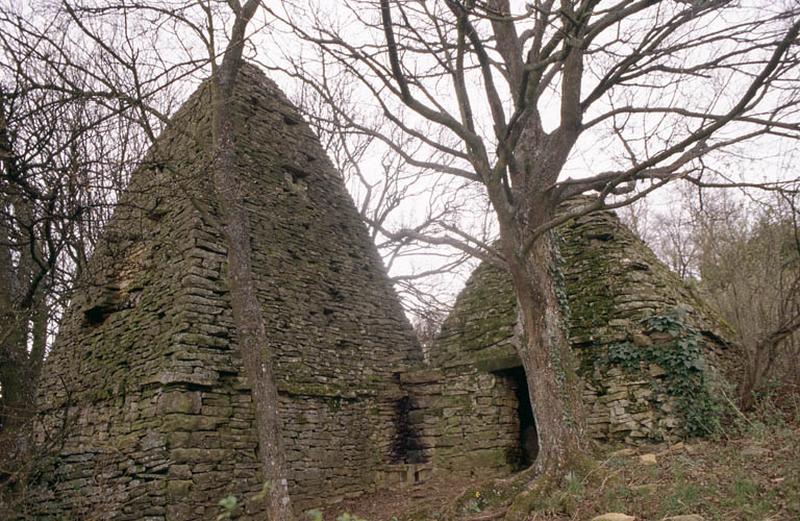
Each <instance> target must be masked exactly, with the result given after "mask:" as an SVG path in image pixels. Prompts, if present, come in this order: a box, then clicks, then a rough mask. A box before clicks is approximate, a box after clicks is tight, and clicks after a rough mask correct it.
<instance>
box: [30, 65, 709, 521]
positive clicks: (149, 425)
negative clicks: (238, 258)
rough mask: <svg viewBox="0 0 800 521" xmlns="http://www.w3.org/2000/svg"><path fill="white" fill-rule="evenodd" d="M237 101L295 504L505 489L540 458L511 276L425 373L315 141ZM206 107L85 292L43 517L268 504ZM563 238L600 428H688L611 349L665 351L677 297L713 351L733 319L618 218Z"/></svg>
mask: <svg viewBox="0 0 800 521" xmlns="http://www.w3.org/2000/svg"><path fill="white" fill-rule="evenodd" d="M235 92H236V103H235V107H236V108H235V111H234V113H235V121H236V150H237V152H236V168H237V173H238V174H239V176H240V177H241V178H242V179H244V183H245V187H244V193H245V194H247V196H246V200H245V204H246V207H247V210H248V212H247V213H248V217H249V219H250V222H249V225H250V229H251V232H252V237H251V239H252V249H253V250H252V254H253V269H254V271H255V279H256V282H257V285H258V287H257V293H258V298H259V301H260V303H261V306H262V310H263V315H264V318H265V321H266V327H267V331H268V338H269V346H265V347H267V348H268V349H269V350H270V351H271V352H272V353H274V372H275V375H276V379H277V382H278V387H279V391H280V414H281V418H282V426H281V428H282V435H283V438H284V443H285V449H286V458H287V462H288V465H289V467H290V493H291V496H292V501H293V505H294V507H295V509H296V510H297V511H302V510H304V509H306V508H310V507H317V506H321V505H324V504H326V503H331V502H334V501H338V500H341V499H344V498H348V497H354V496H357V495H360V494H363V493H367V492H370V491H373V490H375V489H376V488H377V487H381V486H389V485H394V484H397V483H400V482H403V481H410V480H419V479H423V478H424V477H425V476H427V475H428V474H429V473H430V472H431V470H432V469H433V470H446V471H448V472H454V473H462V474H473V475H480V476H489V475H493V474H504V473H508V472H510V471H513V470H515V469H517V468H520V466H522V465H523V464H524V463H525V462H526V461H529V460H530V459H531V458H533V457H535V454H532V453H531V452H530V450H531V449H532V447H531V445H530V444H529V442H530V429H531V425H530V424H532V420H531V419H526V416H525V414H524V412H525V410H526V407H527V408H528V409H529V408H530V405H529V404H527V405H525V403H524V401H525V400H526V397H527V387H526V384H525V382H524V373H522V375H521V376H520V372H519V365H520V364H519V361H518V358H517V356H516V347H517V346H516V343H517V336H516V335H515V328H516V301H515V298H514V295H513V292H512V291H511V286H510V281H509V278H508V276H507V274H505V273H503V272H501V271H499V270H497V269H495V268H493V267H491V266H488V265H484V266H480V267H479V268H478V269H477V270H476V271H475V272H474V274H473V275H472V277H471V279H470V281H469V282H468V284H467V287H466V288H465V290H464V291H463V292H462V294H461V296H460V297H459V299H458V301H457V303H456V306H455V309H454V310H453V313H452V314H451V315H450V317H449V318H448V320H447V321H446V323H445V325H444V328H443V331H442V334H441V336H440V338H439V339H438V341H437V343H436V344H435V346H434V348H433V350H432V352H431V353H430V357H429V358H430V359H429V361H428V362H426V363H423V361H422V356H421V351H420V348H419V346H418V344H417V343H416V341H415V339H414V338H413V333H412V331H411V328H410V326H409V324H408V322H407V320H406V319H405V317H404V314H403V311H402V309H401V307H400V304H399V301H398V298H397V296H396V295H395V293H394V291H393V289H392V287H391V284H390V283H389V281H388V279H387V277H386V274H385V271H384V268H383V265H382V263H381V259H380V257H379V256H378V254H377V251H376V249H375V247H374V245H373V244H372V242H371V240H370V237H369V235H368V233H367V231H366V229H365V228H364V226H363V224H362V223H361V221H360V219H359V215H358V213H357V211H356V209H355V207H354V205H353V203H352V201H351V199H350V197H349V195H348V194H347V192H346V190H345V188H344V184H343V181H342V179H341V178H340V177H339V175H338V174H337V173H336V172H335V170H334V168H333V167H332V165H331V163H330V161H329V160H328V158H327V157H326V155H325V152H324V150H323V149H322V147H321V145H320V143H319V141H318V140H317V139H316V138H315V136H314V135H313V133H312V132H311V130H310V128H309V127H308V126H307V124H306V123H304V122H303V120H302V118H301V117H300V115H299V114H298V113H297V111H296V109H295V108H294V107H292V105H291V104H290V103H289V102H288V101H287V100H286V99H285V97H284V95H283V94H282V93H281V92H280V91H279V90H278V89H277V87H276V86H275V85H274V84H273V83H272V82H271V81H270V80H268V79H267V78H266V77H265V76H264V75H263V74H262V73H261V72H260V71H258V70H257V69H256V68H255V67H253V66H250V65H248V66H246V67H245V68H244V70H243V72H242V75H241V78H240V81H239V83H238V85H237V87H236V91H235ZM209 97H210V93H209V90H208V88H207V86H206V85H204V86H201V88H200V89H199V90H198V92H196V93H195V94H194V95H193V96H192V97H191V98H190V99H189V100H188V101H187V102H186V104H185V105H184V106H183V107H182V108H181V109H180V110H179V111H178V113H177V114H176V115H175V116H174V118H173V121H172V123H171V124H170V125H169V126H168V127H167V129H166V130H165V131H164V132H163V134H162V136H161V137H160V138H159V139H158V141H157V142H156V144H155V145H154V147H153V149H152V150H151V152H150V153H149V155H148V156H147V157H146V158H145V159H144V160H143V162H142V165H141V167H140V168H139V170H138V171H137V172H135V173H134V175H133V176H132V179H131V183H130V186H129V188H128V190H127V192H126V193H125V194H124V196H123V197H122V198H121V200H120V204H119V206H118V208H117V210H116V212H115V215H114V217H113V218H112V220H111V222H110V223H109V225H108V228H107V230H106V232H105V237H104V239H103V241H101V243H100V245H99V246H98V249H97V251H96V252H95V253H94V255H93V256H92V259H91V261H90V264H89V266H88V268H87V269H86V271H85V273H84V274H83V276H82V278H81V281H80V284H79V286H78V287H77V288H76V289H75V291H74V296H73V299H72V302H71V305H70V307H69V310H68V312H67V313H66V315H65V318H64V320H63V323H62V326H61V332H60V334H59V338H58V340H57V342H56V345H55V347H54V348H53V350H52V353H51V354H50V356H49V358H48V360H47V363H46V367H45V370H44V380H43V383H42V386H41V391H40V398H39V402H40V403H39V408H40V411H41V415H40V417H41V419H42V427H41V429H40V430H39V436H40V439H42V440H44V439H46V438H47V437H48V436H51V437H52V436H55V437H59V436H63V437H64V439H63V445H60V446H59V447H60V448H59V450H58V451H57V454H56V457H55V458H54V461H53V466H52V474H51V475H50V476H49V477H48V480H47V482H46V483H44V484H43V485H44V486H43V492H42V494H41V495H40V496H38V497H37V502H36V504H35V505H34V506H32V507H31V508H32V512H33V513H34V514H35V515H36V517H38V518H41V519H70V518H74V519H88V518H92V519H118V520H124V521H133V520H137V521H140V520H152V521H173V520H189V519H192V520H194V519H215V518H216V516H217V515H218V513H219V508H218V506H217V502H218V501H219V500H220V499H222V498H225V497H227V496H229V495H234V496H235V497H237V498H238V499H239V500H241V501H244V500H245V499H246V498H251V497H253V496H255V495H257V494H258V493H259V491H261V489H262V486H263V483H264V476H262V474H261V469H260V465H259V462H258V461H259V460H258V457H257V450H258V442H257V433H256V432H255V430H254V406H253V401H252V398H251V394H250V383H249V382H248V381H247V379H246V378H245V375H244V372H243V367H242V361H241V358H240V354H239V352H238V349H237V342H236V331H235V329H234V327H233V321H232V317H231V309H230V305H229V294H228V287H227V282H226V280H227V279H226V269H227V266H226V246H225V244H226V242H225V240H224V237H223V236H222V233H221V219H220V214H221V212H220V207H219V203H218V200H217V198H216V197H215V196H214V191H213V187H212V185H211V182H210V175H209V172H208V165H209V164H210V160H211V158H210V157H209V151H210V148H211V147H210V146H209V143H210V113H209V110H208V107H210V99H209ZM559 233H560V235H561V237H562V239H563V240H562V246H561V251H562V254H563V256H564V263H563V272H564V275H565V278H566V286H567V288H566V290H567V295H568V299H569V307H570V309H571V315H572V321H571V329H570V335H571V339H572V343H573V346H574V347H575V349H577V350H578V351H579V353H580V355H581V359H582V360H583V363H582V368H581V371H582V375H583V376H584V379H585V381H586V382H587V383H586V386H585V390H584V396H585V399H586V401H587V405H588V408H589V411H590V422H591V429H592V433H593V435H594V436H595V437H596V438H597V439H599V440H621V441H626V442H636V441H638V440H642V439H652V438H656V437H666V438H669V437H671V436H679V435H680V434H681V430H680V429H681V425H680V424H679V422H677V421H676V420H675V417H674V415H672V414H670V408H671V407H673V406H674V405H673V404H671V403H670V400H669V398H667V397H653V396H651V395H650V394H648V393H649V392H650V391H649V387H648V386H647V382H646V381H637V380H633V379H631V378H630V377H629V375H628V374H627V373H625V372H624V371H621V370H620V369H619V368H615V367H607V366H603V365H601V364H597V363H595V362H594V360H596V358H595V353H598V352H601V351H602V350H604V349H607V348H608V346H609V345H611V344H613V343H614V342H619V341H623V340H624V341H628V340H630V341H632V342H634V343H637V345H638V344H640V343H643V342H651V341H652V339H651V338H650V337H649V336H648V335H649V333H648V331H646V330H645V329H644V328H643V327H642V326H641V321H642V319H643V318H644V317H647V316H649V315H651V314H654V313H660V312H662V311H663V310H664V309H667V308H673V307H675V306H677V305H684V306H687V307H688V309H689V316H690V318H691V320H692V321H693V323H694V324H695V325H696V326H697V328H698V329H700V330H701V331H703V333H704V338H705V339H706V347H707V348H708V350H709V351H712V350H716V351H718V352H719V353H724V352H725V344H724V342H722V341H721V340H720V339H721V338H722V337H723V334H722V333H721V332H720V328H719V327H718V326H717V323H716V321H715V320H714V319H713V316H712V315H711V314H710V312H708V310H707V309H706V308H705V307H704V306H703V305H702V303H701V302H700V301H699V300H698V299H697V298H696V297H695V295H694V294H693V293H692V292H691V291H689V290H688V289H686V288H685V287H684V286H683V285H682V284H681V282H680V281H679V280H677V278H676V277H675V276H674V275H673V274H671V273H670V272H669V270H667V269H666V267H664V266H663V265H662V264H661V263H660V262H659V261H658V260H657V259H656V258H655V256H654V255H653V254H652V252H651V251H650V250H648V249H647V248H646V247H645V246H644V245H643V244H642V243H641V242H640V241H638V239H636V238H635V237H634V236H633V235H632V234H631V233H630V232H629V231H628V230H627V229H625V228H624V226H622V225H621V224H620V223H619V221H618V220H617V219H616V217H615V216H614V215H613V214H611V213H608V212H605V213H600V214H595V215H593V216H590V217H585V218H581V219H579V220H578V221H576V222H571V223H568V224H566V225H564V226H562V228H561V229H560V230H559ZM652 375H653V378H659V377H660V375H659V374H658V368H652ZM533 432H534V436H533V437H534V439H535V431H533ZM244 503H245V507H244V508H242V509H241V512H240V514H241V515H240V517H239V518H240V519H256V518H258V517H259V515H260V514H261V513H262V512H261V508H262V507H261V504H260V502H258V501H244Z"/></svg>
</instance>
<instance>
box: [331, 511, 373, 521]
mask: <svg viewBox="0 0 800 521" xmlns="http://www.w3.org/2000/svg"><path fill="white" fill-rule="evenodd" d="M336 521H367V520H366V519H364V518H361V517H358V516H355V515H353V514H350V513H348V512H345V513H344V514H342V515H340V516H339V517H337V518H336Z"/></svg>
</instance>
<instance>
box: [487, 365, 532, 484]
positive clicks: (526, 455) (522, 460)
mask: <svg viewBox="0 0 800 521" xmlns="http://www.w3.org/2000/svg"><path fill="white" fill-rule="evenodd" d="M497 375H498V376H500V377H502V378H503V379H505V380H506V381H507V382H508V384H509V385H510V386H511V388H512V389H513V390H514V395H515V397H516V399H517V418H518V420H519V433H518V434H519V437H518V447H517V450H515V451H514V453H515V454H514V455H513V456H512V458H513V459H514V460H516V461H512V462H511V463H513V464H514V465H515V466H516V467H517V468H518V469H520V470H521V469H525V468H528V467H530V466H531V465H533V462H534V461H536V456H538V454H539V435H538V433H537V432H536V420H535V418H534V417H533V407H531V399H530V394H529V393H528V380H527V378H526V377H525V369H524V368H523V367H522V366H517V367H512V368H510V369H505V370H503V371H498V372H497Z"/></svg>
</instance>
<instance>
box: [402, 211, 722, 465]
mask: <svg viewBox="0 0 800 521" xmlns="http://www.w3.org/2000/svg"><path fill="white" fill-rule="evenodd" d="M585 202H586V200H585V199H578V200H576V201H574V202H573V203H572V204H575V205H578V204H583V203H585ZM557 235H558V237H559V240H558V241H557V242H558V243H559V245H560V248H559V249H560V255H561V263H560V264H561V265H560V271H561V273H562V275H563V278H564V290H565V294H566V301H567V303H568V306H567V308H568V309H567V312H568V314H569V317H570V320H569V324H570V326H569V335H570V340H571V343H572V345H573V348H574V349H575V350H576V351H577V352H578V355H579V360H580V375H581V376H582V380H583V381H584V390H583V397H584V400H585V402H586V407H587V412H588V421H589V429H590V434H591V435H592V436H593V437H594V438H595V439H597V440H598V441H603V442H625V443H640V442H644V441H655V440H664V439H667V440H673V439H677V438H681V437H684V436H687V435H694V434H702V432H696V430H695V429H696V427H697V425H695V423H698V424H700V423H699V422H702V421H704V418H703V417H702V416H703V415H709V416H710V415H711V413H713V410H712V408H713V404H712V403H710V402H706V401H702V400H704V399H705V398H703V397H706V398H707V397H708V396H707V395H705V394H703V397H701V394H702V393H701V392H698V393H697V397H695V396H687V395H691V392H692V391H691V390H690V391H687V390H686V388H685V387H686V386H687V385H689V386H691V385H694V386H696V389H698V390H699V391H703V392H705V391H709V390H711V389H713V388H714V386H717V385H724V382H725V375H731V374H733V372H734V371H735V369H736V359H737V356H738V355H737V353H738V351H737V350H736V348H735V346H731V345H729V344H728V343H727V342H726V341H725V340H724V338H725V336H726V334H727V333H726V328H725V326H724V325H723V324H722V323H721V322H720V320H719V319H718V318H717V317H716V315H715V313H714V312H713V311H712V310H711V309H710V308H708V306H707V305H705V304H704V303H703V302H702V299H701V298H699V296H698V295H697V294H696V293H695V292H694V291H693V290H692V289H691V288H689V287H688V286H686V285H685V284H684V283H683V282H682V281H681V280H680V279H679V278H678V277H677V276H676V275H675V274H674V273H672V272H671V271H670V270H669V269H668V268H667V267H666V266H665V265H664V264H663V263H661V262H660V261H659V260H658V259H657V258H656V256H655V255H654V254H653V252H652V251H651V250H650V249H649V248H648V247H647V246H646V245H644V243H642V242H641V241H640V240H639V239H638V238H637V237H636V236H635V235H634V234H633V233H632V232H631V231H630V230H628V229H627V228H626V227H625V226H624V225H623V224H622V223H621V222H620V221H619V219H618V218H617V217H616V215H615V214H614V213H613V212H610V211H605V212H600V213H595V214H592V215H589V216H586V217H582V218H579V219H577V220H573V221H571V222H568V223H567V224H565V225H562V226H561V227H560V228H559V229H558V231H557ZM516 322H517V316H516V300H515V297H514V293H513V290H512V287H511V279H510V276H509V275H508V274H507V273H506V272H504V271H502V270H500V269H498V268H496V267H494V266H491V265H489V264H482V265H481V266H479V267H478V268H477V269H476V270H475V272H474V273H473V274H472V276H471V277H470V279H469V281H468V282H467V284H466V287H465V288H464V290H463V291H462V293H461V294H460V296H459V297H458V299H457V301H456V304H455V306H454V309H453V311H452V312H451V314H450V316H449V317H448V318H447V320H446V321H445V323H444V325H443V328H442V332H441V334H440V336H439V338H438V340H437V341H436V342H435V343H434V345H433V347H432V349H431V352H430V364H429V367H428V368H427V370H426V371H418V372H411V373H408V374H406V375H404V379H406V380H407V381H409V382H410V383H409V386H410V388H411V392H412V394H414V395H415V396H417V398H418V399H417V402H418V407H419V411H418V412H417V414H418V416H419V417H420V418H422V419H421V421H420V429H421V432H422V435H421V436H422V438H423V439H424V440H425V441H426V444H427V454H428V456H429V458H430V459H431V460H432V461H434V462H436V464H437V465H438V466H440V467H445V468H451V469H453V470H454V471H456V472H462V473H472V474H474V473H476V472H480V473H486V472H504V471H506V470H507V469H508V468H509V467H513V466H514V464H515V462H519V461H520V459H519V452H520V451H524V450H525V448H524V447H521V445H524V444H525V438H526V436H525V433H524V432H521V427H520V422H519V419H518V418H519V411H518V410H516V409H515V406H514V403H516V401H517V399H515V396H514V391H515V390H516V389H518V388H519V386H520V385H524V384H521V383H519V381H518V380H517V381H509V380H508V378H507V377H506V375H507V374H508V371H509V370H510V369H511V368H515V367H516V368H518V367H520V366H521V364H520V361H519V359H518V357H517V354H516V350H517V343H518V338H517V336H516V334H515V328H516ZM659 364H662V365H663V366H662V365H659ZM669 364H673V365H669ZM684 364H688V365H691V367H689V368H688V369H684V367H683V366H684ZM678 365H680V367H678ZM684 370H685V372H682V373H680V374H678V373H677V372H676V371H684ZM431 374H433V375H435V377H425V375H431ZM690 389H694V387H692V388H690ZM695 398H697V399H695ZM701 398H702V400H701ZM712 398H713V397H712ZM693 422H694V423H693ZM700 426H701V427H702V425H700Z"/></svg>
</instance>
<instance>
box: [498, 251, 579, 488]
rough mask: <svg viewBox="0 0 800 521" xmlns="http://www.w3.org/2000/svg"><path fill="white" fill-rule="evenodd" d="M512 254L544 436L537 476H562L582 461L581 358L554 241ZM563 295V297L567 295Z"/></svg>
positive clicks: (527, 362)
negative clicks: (567, 316) (571, 334)
mask: <svg viewBox="0 0 800 521" xmlns="http://www.w3.org/2000/svg"><path fill="white" fill-rule="evenodd" d="M520 257H521V256H520V255H509V256H508V258H509V259H510V261H509V267H510V271H511V275H512V279H513V282H514V289H515V291H516V294H517V303H518V317H519V321H520V323H521V326H522V339H521V342H520V348H519V349H520V352H519V355H520V358H521V360H522V364H523V366H524V368H525V374H526V378H527V381H528V390H529V393H530V399H531V405H532V407H533V413H534V418H535V420H536V429H537V433H538V437H539V455H538V457H537V459H536V462H535V464H534V468H535V470H536V471H537V474H544V475H547V476H550V477H555V478H558V477H560V476H561V475H562V474H563V473H564V472H565V471H566V470H567V469H568V468H570V467H571V465H572V464H574V463H575V462H576V460H577V459H578V458H580V456H581V452H582V449H583V447H582V443H581V442H582V436H583V433H584V430H585V428H584V423H583V422H584V416H583V407H582V402H581V400H582V398H581V392H580V382H579V380H578V377H577V373H576V369H577V364H576V358H575V355H574V354H573V352H572V349H571V347H570V344H569V341H568V338H567V330H566V326H567V324H566V323H565V320H564V317H563V312H562V305H563V303H562V302H560V300H559V287H558V285H557V281H556V279H555V273H556V271H555V270H556V269H557V267H556V265H555V255H554V251H553V245H552V242H551V239H550V237H549V236H543V237H541V238H540V239H539V240H537V241H536V243H535V244H534V246H533V247H532V248H531V251H530V252H529V253H528V254H527V255H525V256H524V257H523V258H520ZM562 294H563V292H562Z"/></svg>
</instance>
